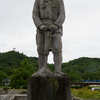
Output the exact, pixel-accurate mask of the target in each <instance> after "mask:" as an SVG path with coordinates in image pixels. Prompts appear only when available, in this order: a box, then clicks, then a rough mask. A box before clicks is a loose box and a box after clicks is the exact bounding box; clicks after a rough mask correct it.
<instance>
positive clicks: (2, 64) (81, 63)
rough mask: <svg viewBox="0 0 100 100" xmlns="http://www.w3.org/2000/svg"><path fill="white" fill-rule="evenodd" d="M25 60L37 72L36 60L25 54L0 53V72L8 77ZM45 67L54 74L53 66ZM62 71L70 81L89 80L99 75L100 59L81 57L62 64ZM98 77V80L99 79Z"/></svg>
mask: <svg viewBox="0 0 100 100" xmlns="http://www.w3.org/2000/svg"><path fill="white" fill-rule="evenodd" d="M25 58H27V60H28V62H29V64H31V65H32V66H33V68H34V71H37V70H38V58H36V57H27V56H26V55H25V54H23V53H19V52H16V51H9V52H5V53H0V72H1V71H3V72H4V73H6V74H7V75H8V76H11V75H12V74H13V73H14V70H15V69H16V68H18V67H19V66H20V64H21V62H22V61H23V60H24V59H25ZM47 66H48V67H49V68H50V70H51V71H53V72H54V69H55V68H54V64H48V65H47ZM62 71H64V72H65V73H67V76H68V77H70V78H71V80H72V81H74V80H79V78H84V79H86V78H90V76H89V75H91V76H95V77H96V75H97V73H98V75H99V73H100V58H88V57H81V58H78V59H74V60H72V61H69V62H66V63H62ZM88 74H89V75H88ZM99 76H100V75H99ZM99 76H98V79H99V78H100V77H99ZM95 77H92V78H91V79H93V78H95Z"/></svg>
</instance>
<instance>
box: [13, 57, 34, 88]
mask: <svg viewBox="0 0 100 100" xmlns="http://www.w3.org/2000/svg"><path fill="white" fill-rule="evenodd" d="M33 73H34V70H33V66H32V65H29V64H28V60H27V59H26V58H25V59H24V61H23V62H22V63H21V64H20V67H19V68H18V69H16V70H15V72H14V74H13V75H12V78H11V86H12V88H20V86H21V85H22V87H23V88H27V82H28V81H27V79H28V77H30V76H31V75H32V74H33Z"/></svg>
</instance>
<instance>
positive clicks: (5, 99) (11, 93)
mask: <svg viewBox="0 0 100 100" xmlns="http://www.w3.org/2000/svg"><path fill="white" fill-rule="evenodd" d="M14 94H15V88H14V89H13V90H11V91H10V92H9V93H8V94H7V95H6V96H5V97H4V98H3V99H2V100H9V99H10V98H11V97H12V96H13V95H14Z"/></svg>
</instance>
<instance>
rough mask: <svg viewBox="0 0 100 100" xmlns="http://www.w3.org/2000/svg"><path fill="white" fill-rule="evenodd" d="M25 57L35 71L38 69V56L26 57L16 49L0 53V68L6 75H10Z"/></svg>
mask: <svg viewBox="0 0 100 100" xmlns="http://www.w3.org/2000/svg"><path fill="white" fill-rule="evenodd" d="M25 58H27V59H28V62H29V64H32V65H33V67H34V70H35V71H36V70H37V69H38V58H36V57H27V56H26V55H24V54H23V53H19V52H16V51H9V52H6V53H0V70H1V71H3V72H5V73H6V74H7V75H8V76H11V75H12V74H13V72H14V70H15V69H16V68H18V67H19V66H20V64H21V62H22V61H23V60H24V59H25Z"/></svg>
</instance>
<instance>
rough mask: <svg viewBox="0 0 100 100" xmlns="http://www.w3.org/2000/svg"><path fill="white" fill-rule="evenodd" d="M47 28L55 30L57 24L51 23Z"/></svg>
mask: <svg viewBox="0 0 100 100" xmlns="http://www.w3.org/2000/svg"><path fill="white" fill-rule="evenodd" d="M49 29H50V30H51V31H56V30H57V29H58V26H57V25H55V24H52V25H50V26H49Z"/></svg>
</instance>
